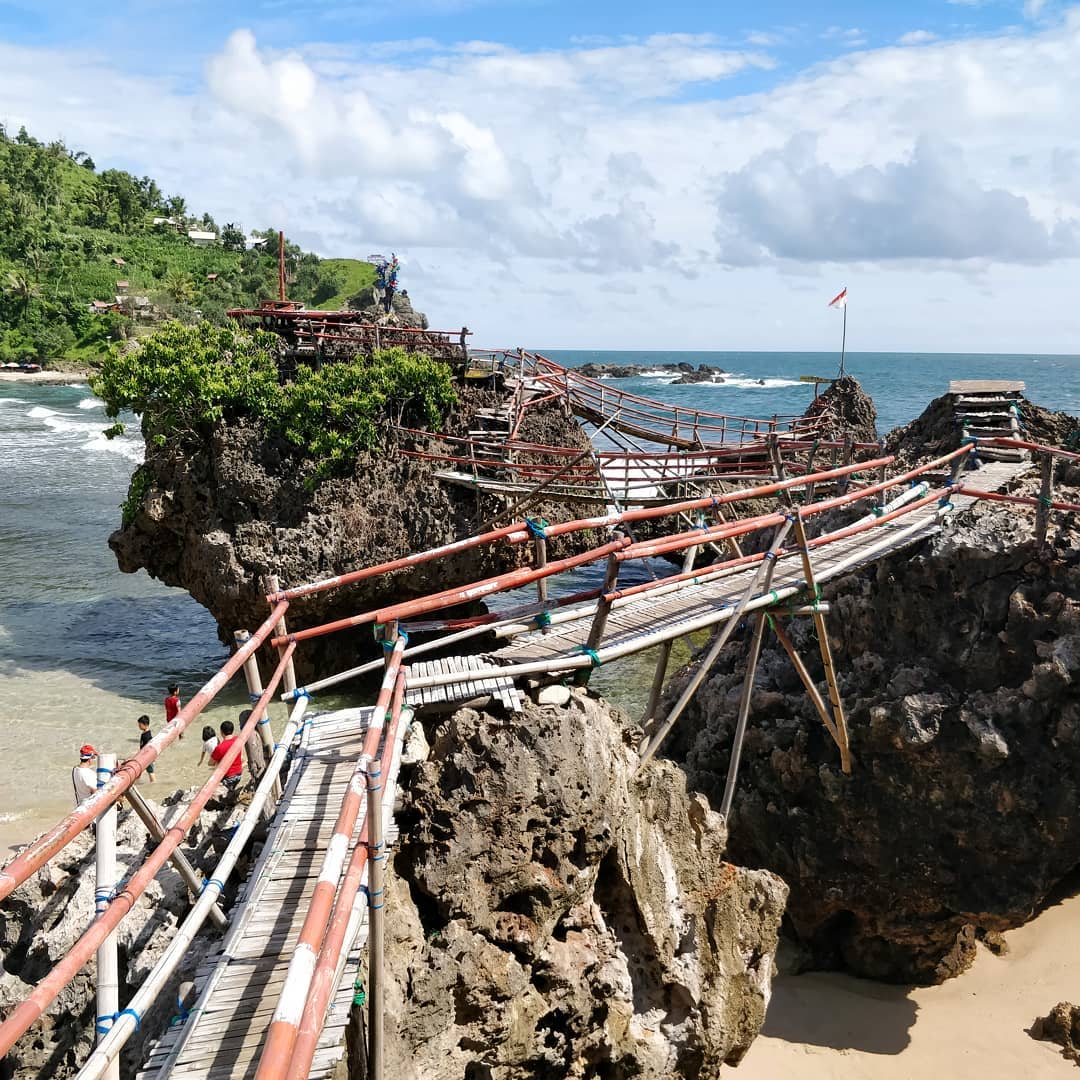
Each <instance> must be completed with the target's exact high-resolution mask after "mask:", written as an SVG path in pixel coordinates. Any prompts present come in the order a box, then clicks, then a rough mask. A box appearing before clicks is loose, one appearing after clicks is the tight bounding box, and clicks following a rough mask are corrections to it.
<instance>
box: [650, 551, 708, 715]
mask: <svg viewBox="0 0 1080 1080" xmlns="http://www.w3.org/2000/svg"><path fill="white" fill-rule="evenodd" d="M698 550H699V549H698V548H696V547H692V548H687V549H686V554H685V555H684V556H683V564H682V571H681V572H682V573H684V574H688V573H689V572H690V571H691V570H693V568H694V560H695V559H696V558H697V553H698ZM674 644H675V640H674V638H673V639H672V640H670V641H665V642H664V643H663V644H661V645H660V651H659V653H658V654H657V657H656V670H655V671H654V672H653V681H652V687H651V688H650V690H649V703H648V704H647V705H646V706H645V715H644V716H642V718H641V726H642V727H643V728H645V730H646V731H648V725H650V724H651V723H652V721H653V720H654V719H655V717H656V709H657V706H658V705H659V704H660V695H661V694H662V693H663V691H664V678H665V677H666V675H667V667H668V661H669V660H670V659H671V647H672V646H673V645H674Z"/></svg>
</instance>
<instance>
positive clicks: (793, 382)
mask: <svg viewBox="0 0 1080 1080" xmlns="http://www.w3.org/2000/svg"><path fill="white" fill-rule="evenodd" d="M702 385H704V386H709V385H713V386H734V387H737V388H738V389H740V390H779V389H780V388H781V387H784V386H801V385H802V383H800V382H799V380H798V379H781V378H778V377H777V378H769V377H763V378H762V379H761V380H760V381H759V380H758V379H752V378H750V377H749V376H747V375H725V376H724V381H723V382H722V383H712V384H710V383H704V384H702Z"/></svg>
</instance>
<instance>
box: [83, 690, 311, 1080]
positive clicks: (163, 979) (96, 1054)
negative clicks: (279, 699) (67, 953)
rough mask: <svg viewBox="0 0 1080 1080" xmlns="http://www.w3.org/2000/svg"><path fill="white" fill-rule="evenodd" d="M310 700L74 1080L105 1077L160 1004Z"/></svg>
mask: <svg viewBox="0 0 1080 1080" xmlns="http://www.w3.org/2000/svg"><path fill="white" fill-rule="evenodd" d="M309 701H310V699H309V698H307V697H302V698H300V699H299V700H297V701H296V703H295V705H294V706H293V708H292V710H291V712H290V714H289V720H288V723H287V724H286V725H285V729H284V731H282V733H281V736H280V740H279V742H278V744H277V748H276V749H275V750H274V753H273V756H272V757H271V758H270V761H269V763H268V764H267V766H266V768H265V769H264V770H263V773H262V776H261V777H260V778H259V784H258V787H256V789H255V793H254V795H253V796H252V799H251V804H250V806H248V808H247V811H246V812H245V814H244V817H243V819H242V820H241V821H240V823H239V824H238V825H237V827H236V828H235V829H234V830H233V831H232V835H231V836H230V839H229V843H228V846H227V847H226V848H225V850H224V851H223V852H222V854H221V858H220V859H219V860H218V863H217V865H216V866H215V867H214V869H213V871H212V872H211V874H210V875H209V876H208V877H207V878H206V883H205V885H204V887H203V891H202V893H201V894H200V895H199V897H198V899H197V900H196V901H195V904H194V905H193V906H192V908H191V910H190V911H189V912H188V914H187V916H186V917H185V918H184V921H183V922H182V923H181V924H180V925H179V926H178V927H177V929H176V937H174V938H173V939H172V941H170V942H169V945H168V947H167V948H166V950H165V951H164V952H163V953H162V954H161V956H160V957H159V958H158V961H157V963H156V964H155V965H154V966H153V968H152V969H151V970H150V972H149V974H148V975H147V976H146V977H145V979H143V981H142V983H141V984H140V986H139V989H138V990H136V992H135V996H134V997H133V998H132V999H131V1000H130V1001H129V1002H128V1004H127V1008H126V1009H125V1010H124V1012H123V1013H122V1014H121V1015H120V1016H118V1017H117V1018H116V1020H115V1021H114V1022H113V1025H112V1027H111V1028H110V1029H109V1032H108V1034H107V1035H105V1036H104V1037H103V1038H102V1040H101V1042H99V1043H98V1044H97V1046H95V1047H94V1050H93V1052H92V1053H91V1054H90V1057H89V1058H87V1060H86V1063H85V1064H84V1065H83V1067H82V1068H81V1069H80V1070H79V1072H78V1073H77V1074H76V1080H99V1078H100V1077H102V1076H104V1075H105V1073H106V1072H107V1070H108V1068H109V1064H110V1062H112V1061H113V1060H114V1059H115V1058H116V1056H117V1055H118V1054H119V1053H120V1051H121V1050H122V1049H123V1048H124V1045H125V1044H126V1043H127V1041H128V1039H130V1038H131V1036H132V1035H134V1034H135V1032H136V1031H137V1030H138V1027H139V1025H138V1022H137V1020H136V1017H141V1016H144V1015H145V1014H146V1011H147V1009H149V1008H150V1006H151V1005H153V1003H154V1002H155V1001H156V1000H157V998H158V995H159V994H160V993H161V991H162V990H164V989H165V986H166V984H167V983H168V981H169V979H170V978H171V977H172V974H173V972H174V971H175V970H176V969H177V967H179V965H180V963H181V961H182V960H183V959H184V955H185V953H186V952H187V950H188V948H189V947H190V946H191V943H192V942H193V941H194V940H195V935H196V934H197V933H198V932H199V930H200V929H201V928H202V925H203V923H204V922H205V921H206V917H207V915H209V913H210V909H211V908H212V907H213V905H214V903H215V902H216V899H217V897H218V896H220V894H221V891H222V889H223V888H224V886H225V882H227V881H228V880H229V878H230V877H231V876H232V872H233V870H235V868H236V863H237V861H238V860H239V858H240V856H241V854H242V853H243V850H244V848H245V846H246V845H247V842H248V840H249V839H251V834H252V833H253V832H254V831H255V826H256V825H257V824H258V823H259V819H260V816H261V814H262V810H263V807H264V806H265V805H266V802H267V800H268V799H269V798H270V795H271V794H272V792H273V790H274V784H275V782H276V781H277V778H278V776H279V774H280V773H281V770H282V768H283V767H284V764H285V759H286V758H287V757H288V755H289V751H290V749H291V747H292V741H293V737H294V736H295V735H296V733H297V731H299V730H300V729H301V728H304V729H305V734H306V731H309V730H310V721H308V722H307V723H306V724H305V723H302V721H303V719H304V713H305V712H306V711H307V707H308V704H309Z"/></svg>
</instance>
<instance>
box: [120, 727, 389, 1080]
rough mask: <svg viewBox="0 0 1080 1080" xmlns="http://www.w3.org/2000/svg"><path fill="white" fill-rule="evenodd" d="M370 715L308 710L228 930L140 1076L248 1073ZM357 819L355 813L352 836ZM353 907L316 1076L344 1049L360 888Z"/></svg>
mask: <svg viewBox="0 0 1080 1080" xmlns="http://www.w3.org/2000/svg"><path fill="white" fill-rule="evenodd" d="M371 712H372V710H371V709H370V708H363V709H344V710H341V711H338V712H330V713H321V714H320V713H316V714H314V715H313V716H311V717H310V720H311V727H310V728H308V729H307V731H306V732H305V742H304V746H303V748H302V750H301V752H300V753H298V754H297V756H296V758H295V759H294V761H293V766H292V770H291V772H290V774H289V779H288V783H287V784H286V786H285V791H284V794H283V798H282V800H281V803H280V804H279V806H278V810H277V813H276V814H275V815H274V818H273V821H272V822H271V825H270V831H269V835H268V837H267V840H266V843H265V845H264V846H263V849H262V852H261V853H260V855H259V858H258V859H257V860H256V862H255V865H254V867H253V868H252V871H251V874H250V876H249V878H248V880H247V882H246V883H245V884H244V885H243V886H242V888H241V891H240V895H239V896H238V898H237V902H236V904H235V905H234V906H233V908H232V911H231V912H230V916H229V928H228V930H227V931H226V932H225V936H224V938H223V939H222V941H221V943H220V945H219V946H218V947H217V949H215V950H214V952H213V953H212V954H211V955H210V956H209V957H207V959H206V961H205V962H204V963H203V965H202V966H201V967H200V969H199V971H198V973H197V975H196V979H195V992H196V995H197V1001H196V1003H195V1005H194V1007H193V1008H192V1010H191V1014H190V1017H189V1019H188V1020H187V1022H186V1023H184V1024H182V1025H179V1026H177V1027H173V1028H170V1029H169V1031H168V1032H167V1033H166V1034H165V1036H164V1037H163V1038H162V1040H161V1041H160V1042H159V1043H158V1044H157V1046H155V1047H154V1049H153V1051H152V1053H151V1055H150V1057H149V1059H148V1060H147V1062H146V1063H145V1064H144V1066H143V1068H142V1070H141V1071H140V1072H139V1073H138V1074H137V1076H138V1080H161V1078H163V1077H166V1076H177V1077H183V1078H184V1080H196V1078H213V1080H217V1078H219V1077H220V1078H221V1080H225V1078H227V1077H230V1078H241V1077H253V1076H254V1075H255V1071H256V1069H257V1067H258V1055H259V1052H260V1049H261V1047H262V1043H263V1040H264V1039H265V1037H266V1031H267V1029H268V1028H269V1025H270V1019H271V1017H272V1016H273V1012H274V1009H275V1008H276V1007H277V998H278V993H279V991H280V989H281V986H282V984H283V982H284V980H285V974H286V972H287V971H288V968H289V960H290V959H291V956H292V950H293V946H294V945H295V944H296V941H297V938H298V937H299V935H300V929H301V927H302V926H303V923H304V916H305V915H306V913H307V906H308V901H309V899H310V897H311V894H312V893H313V892H314V889H315V883H316V881H317V879H318V875H319V871H320V869H321V867H322V861H323V857H324V855H325V854H326V848H327V844H328V842H329V839H330V836H331V834H332V833H333V830H334V822H335V821H336V819H337V815H338V810H339V809H340V807H341V800H342V798H343V797H344V794H345V789H346V786H347V785H348V781H349V778H350V777H351V776H352V773H353V770H354V768H355V766H356V762H357V760H358V759H359V757H360V749H361V745H362V743H363V738H364V732H365V731H366V730H367V724H368V719H369V717H370V716H371ZM403 733H404V732H401V734H403ZM400 756H401V740H400V739H399V740H398V744H397V747H396V748H395V752H394V757H393V761H392V764H391V767H390V776H389V777H388V778H387V781H386V784H387V788H388V795H387V801H386V802H385V804H384V806H385V807H386V809H384V828H385V829H386V838H387V843H392V842H393V841H394V840H395V839H396V831H395V829H394V827H393V822H392V815H391V810H390V808H391V807H392V806H393V797H394V788H395V787H396V782H397V767H398V764H399V761H400ZM364 817H365V814H364V812H363V810H362V811H361V814H360V817H359V819H358V820H357V824H356V828H355V830H354V832H353V841H354V842H355V839H356V837H357V835H359V832H360V828H361V826H362V825H363V821H364ZM365 882H366V877H365ZM357 905H358V907H360V908H361V909H362V911H363V913H364V917H363V921H362V922H361V924H360V930H359V933H358V934H357V938H356V940H355V941H354V942H353V945H352V948H351V949H350V951H349V953H348V956H347V958H346V961H345V967H344V971H343V973H342V977H341V980H340V982H339V984H338V988H337V991H336V993H335V995H334V997H333V998H332V1000H331V1004H330V1008H329V1010H328V1013H327V1020H326V1025H325V1027H324V1028H323V1032H322V1037H321V1038H320V1040H319V1047H318V1050H317V1052H316V1055H315V1060H314V1062H313V1063H312V1069H311V1072H310V1073H309V1076H311V1077H314V1078H329V1077H330V1076H331V1075H332V1074H333V1072H334V1070H335V1068H336V1066H337V1063H338V1061H339V1060H340V1058H341V1057H342V1055H343V1054H344V1050H345V1047H344V1036H345V1026H346V1024H347V1022H348V1019H349V1012H350V1009H351V1007H352V998H353V981H354V979H355V978H356V974H357V971H358V969H359V965H360V960H361V956H362V953H363V947H364V944H365V943H366V940H367V918H366V908H367V897H366V894H365V893H364V892H363V891H361V892H360V893H358V895H357Z"/></svg>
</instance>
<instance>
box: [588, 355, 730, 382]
mask: <svg viewBox="0 0 1080 1080" xmlns="http://www.w3.org/2000/svg"><path fill="white" fill-rule="evenodd" d="M574 370H575V371H577V372H580V373H581V374H582V375H587V376H588V377H589V378H590V379H636V378H639V377H641V376H643V375H645V376H655V375H656V374H657V373H660V374H664V375H671V376H673V378H672V380H671V382H672V384H673V385H676V386H679V385H684V386H690V385H692V384H694V383H707V382H723V381H724V376H725V375H726V374H727V372H726V371H725V370H724V369H723V368H722V367H716V366H715V365H713V364H698V366H697V367H694V365H693V364H689V363H687V362H686V361H685V360H681V361H679V363H677V364H598V363H588V364H582V365H581V366H580V367H577V368H575V369H574Z"/></svg>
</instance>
